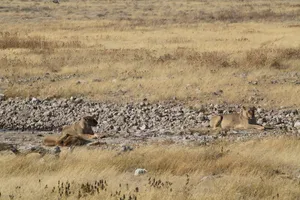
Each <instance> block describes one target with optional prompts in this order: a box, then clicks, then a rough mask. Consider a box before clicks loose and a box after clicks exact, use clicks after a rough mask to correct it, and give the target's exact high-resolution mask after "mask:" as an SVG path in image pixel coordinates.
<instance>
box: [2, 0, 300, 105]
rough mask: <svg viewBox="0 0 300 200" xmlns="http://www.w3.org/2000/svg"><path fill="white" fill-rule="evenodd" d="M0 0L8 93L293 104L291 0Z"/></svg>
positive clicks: (296, 12)
mask: <svg viewBox="0 0 300 200" xmlns="http://www.w3.org/2000/svg"><path fill="white" fill-rule="evenodd" d="M1 2H2V3H1V6H0V11H1V12H0V22H1V23H0V29H1V31H0V49H1V51H0V77H1V79H0V81H1V90H2V92H4V93H5V94H6V95H7V96H8V97H16V96H21V97H29V96H35V97H41V98H47V97H49V98H53V97H70V96H83V97H85V98H90V99H96V100H105V101H106V100H108V101H118V102H124V101H125V102H128V101H132V100H133V101H134V100H141V99H143V98H147V99H148V100H151V101H159V100H169V99H178V100H180V101H186V102H192V103H193V102H197V103H211V102H212V103H216V102H223V101H226V102H230V103H253V102H255V103H259V104H261V105H263V106H299V105H300V101H299V98H298V96H299V94H300V87H299V81H300V80H299V76H300V75H299V64H300V45H299V44H300V37H299V35H300V24H299V20H300V4H299V2H298V1H296V0H295V1H293V0H290V1H268V0H261V1H235V0H232V1H221V0H213V1H192V0H191V1H181V0H172V1H171V0H170V1H156V0H150V1H135V0H133V1H120V0H115V1H114V0H112V1H96V0H85V1H81V0H76V1H70V0H67V1H66V0H63V1H62V2H61V3H60V4H54V3H52V2H51V1H50V0H49V1H46V0H45V1H38V0H35V1H34V0H32V1H31V0H9V1H8V0H3V1H1Z"/></svg>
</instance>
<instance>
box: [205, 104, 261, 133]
mask: <svg viewBox="0 0 300 200" xmlns="http://www.w3.org/2000/svg"><path fill="white" fill-rule="evenodd" d="M255 110H256V109H255V107H252V108H246V107H245V106H243V107H242V108H241V112H240V113H232V114H227V115H217V116H213V117H212V118H211V120H210V127H211V128H213V129H217V128H221V129H259V130H264V127H263V126H260V125H257V124H250V123H249V122H250V121H253V119H254V118H255Z"/></svg>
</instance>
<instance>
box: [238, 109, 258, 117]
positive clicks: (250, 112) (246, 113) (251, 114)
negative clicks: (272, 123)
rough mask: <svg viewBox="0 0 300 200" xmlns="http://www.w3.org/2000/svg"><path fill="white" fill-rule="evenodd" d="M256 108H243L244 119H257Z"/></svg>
mask: <svg viewBox="0 0 300 200" xmlns="http://www.w3.org/2000/svg"><path fill="white" fill-rule="evenodd" d="M255 110H256V108H255V107H250V108H246V107H245V106H243V107H242V110H241V114H242V116H243V117H245V118H247V119H253V118H254V117H255Z"/></svg>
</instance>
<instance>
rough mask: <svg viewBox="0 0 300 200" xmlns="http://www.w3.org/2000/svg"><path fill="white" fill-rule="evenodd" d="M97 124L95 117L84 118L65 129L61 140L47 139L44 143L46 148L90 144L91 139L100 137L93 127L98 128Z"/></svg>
mask: <svg viewBox="0 0 300 200" xmlns="http://www.w3.org/2000/svg"><path fill="white" fill-rule="evenodd" d="M97 124H98V123H97V121H96V120H95V119H94V118H93V117H91V116H86V117H83V118H82V119H81V120H80V121H78V122H75V123H74V124H72V125H68V126H65V127H63V129H62V133H61V136H60V137H59V138H55V137H46V138H45V139H44V141H43V143H44V145H46V146H56V145H58V146H73V145H83V144H86V143H88V142H90V141H89V139H94V138H97V137H98V135H97V134H95V133H94V131H93V129H92V127H93V126H97Z"/></svg>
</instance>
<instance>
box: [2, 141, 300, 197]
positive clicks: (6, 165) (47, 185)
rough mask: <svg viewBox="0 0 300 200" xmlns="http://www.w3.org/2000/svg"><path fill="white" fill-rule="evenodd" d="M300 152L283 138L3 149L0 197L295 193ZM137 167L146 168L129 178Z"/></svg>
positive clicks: (295, 144)
mask: <svg viewBox="0 0 300 200" xmlns="http://www.w3.org/2000/svg"><path fill="white" fill-rule="evenodd" d="M299 153H300V143H299V139H296V138H286V137H282V138H277V139H275V138H265V139H264V140H251V141H247V142H240V143H231V144H229V143H222V142H221V143H219V144H218V145H214V146H207V147H203V146H202V147H186V146H177V145H175V146H174V145H166V144H165V145H161V144H160V145H158V144H153V145H151V146H146V147H145V146H144V147H140V148H137V149H135V150H134V151H131V152H128V153H122V154H118V153H117V152H115V151H108V150H88V151H87V150H86V149H80V148H78V149H76V148H75V150H74V151H73V152H72V153H70V152H66V151H65V152H64V153H62V155H61V156H60V158H55V157H54V156H51V155H49V156H45V157H44V158H42V159H41V158H40V156H39V155H34V154H32V155H28V156H27V157H15V156H14V155H2V156H1V160H0V169H1V173H0V181H1V184H0V192H1V194H2V198H3V199H8V197H9V196H10V197H11V199H118V200H119V199H126V200H128V199H146V200H147V199H153V200H154V199H170V200H171V199H172V200H173V199H178V200H184V199H195V200H196V199H299V197H300V191H299V184H300V179H299V175H300V172H299V165H300V162H299V159H298V157H299ZM158 155H159V156H158ZM136 166H139V167H145V168H147V169H148V173H147V174H145V175H142V176H134V175H133V173H134V170H135V168H136ZM105 182H106V183H105ZM124 195H125V198H124ZM130 197H131V198H130ZM0 198H1V197H0Z"/></svg>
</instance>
